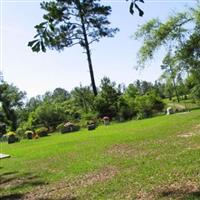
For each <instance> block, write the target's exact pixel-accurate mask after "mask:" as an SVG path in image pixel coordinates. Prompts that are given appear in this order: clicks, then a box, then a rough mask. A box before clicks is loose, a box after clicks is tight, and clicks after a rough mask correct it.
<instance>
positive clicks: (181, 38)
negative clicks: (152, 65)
mask: <svg viewBox="0 0 200 200" xmlns="http://www.w3.org/2000/svg"><path fill="white" fill-rule="evenodd" d="M199 16H200V5H199V4H197V6H196V7H195V8H191V9H189V10H187V11H183V12H179V13H175V14H174V15H172V16H170V17H169V18H168V19H167V21H166V22H164V23H163V22H161V21H160V20H159V19H152V20H150V21H149V22H147V23H146V24H144V25H142V26H141V27H140V28H139V29H138V31H137V32H136V33H135V37H136V38H137V39H140V38H141V39H142V40H143V45H142V47H141V48H140V50H139V53H138V66H139V67H144V66H145V63H146V62H147V61H148V60H151V59H152V58H153V56H154V55H155V54H156V52H157V51H158V50H159V49H160V48H161V47H165V48H167V49H168V50H169V49H171V53H172V56H173V57H174V62H175V63H176V66H179V68H178V70H179V71H190V72H191V73H199V72H200V60H199V56H200V43H199V41H200V34H199V33H200V26H199V23H200V17H199ZM167 52H168V51H167Z"/></svg>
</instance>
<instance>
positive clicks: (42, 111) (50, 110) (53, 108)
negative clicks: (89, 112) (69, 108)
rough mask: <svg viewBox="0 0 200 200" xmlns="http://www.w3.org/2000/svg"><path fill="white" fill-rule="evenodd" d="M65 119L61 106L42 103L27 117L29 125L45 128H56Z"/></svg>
mask: <svg viewBox="0 0 200 200" xmlns="http://www.w3.org/2000/svg"><path fill="white" fill-rule="evenodd" d="M66 119H67V115H66V113H65V109H63V107H62V106H61V104H55V103H48V102H44V103H43V104H41V105H40V106H38V107H37V108H36V110H35V111H33V112H31V113H30V115H29V125H30V126H32V127H33V126H37V125H43V126H45V127H47V128H50V127H54V128H55V127H56V126H57V125H58V124H60V123H62V122H63V121H65V120H66Z"/></svg>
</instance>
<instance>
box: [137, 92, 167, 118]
mask: <svg viewBox="0 0 200 200" xmlns="http://www.w3.org/2000/svg"><path fill="white" fill-rule="evenodd" d="M135 102H136V110H137V119H143V118H147V117H151V116H152V115H153V114H156V113H159V112H161V111H162V110H163V109H164V105H165V104H164V103H163V101H162V100H161V99H160V98H159V97H157V96H155V95H154V94H146V95H143V96H137V97H136V100H135Z"/></svg>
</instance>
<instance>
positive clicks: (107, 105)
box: [95, 77, 120, 117]
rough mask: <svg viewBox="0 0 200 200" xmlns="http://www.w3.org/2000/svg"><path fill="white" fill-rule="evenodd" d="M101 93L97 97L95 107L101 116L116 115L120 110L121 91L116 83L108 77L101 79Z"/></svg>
mask: <svg viewBox="0 0 200 200" xmlns="http://www.w3.org/2000/svg"><path fill="white" fill-rule="evenodd" d="M100 89H101V91H100V93H99V95H98V96H97V97H96V99H95V107H96V110H97V112H98V113H99V115H100V117H103V116H109V117H115V116H116V115H117V112H118V99H119V96H120V93H119V91H118V88H116V83H115V82H111V80H110V79H109V78H108V77H104V78H103V79H102V80H101V85H100Z"/></svg>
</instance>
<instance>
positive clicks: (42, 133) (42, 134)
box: [35, 127, 48, 137]
mask: <svg viewBox="0 0 200 200" xmlns="http://www.w3.org/2000/svg"><path fill="white" fill-rule="evenodd" d="M35 132H36V134H37V135H38V136H39V137H45V136H48V128H46V127H40V128H37V129H36V130H35Z"/></svg>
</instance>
